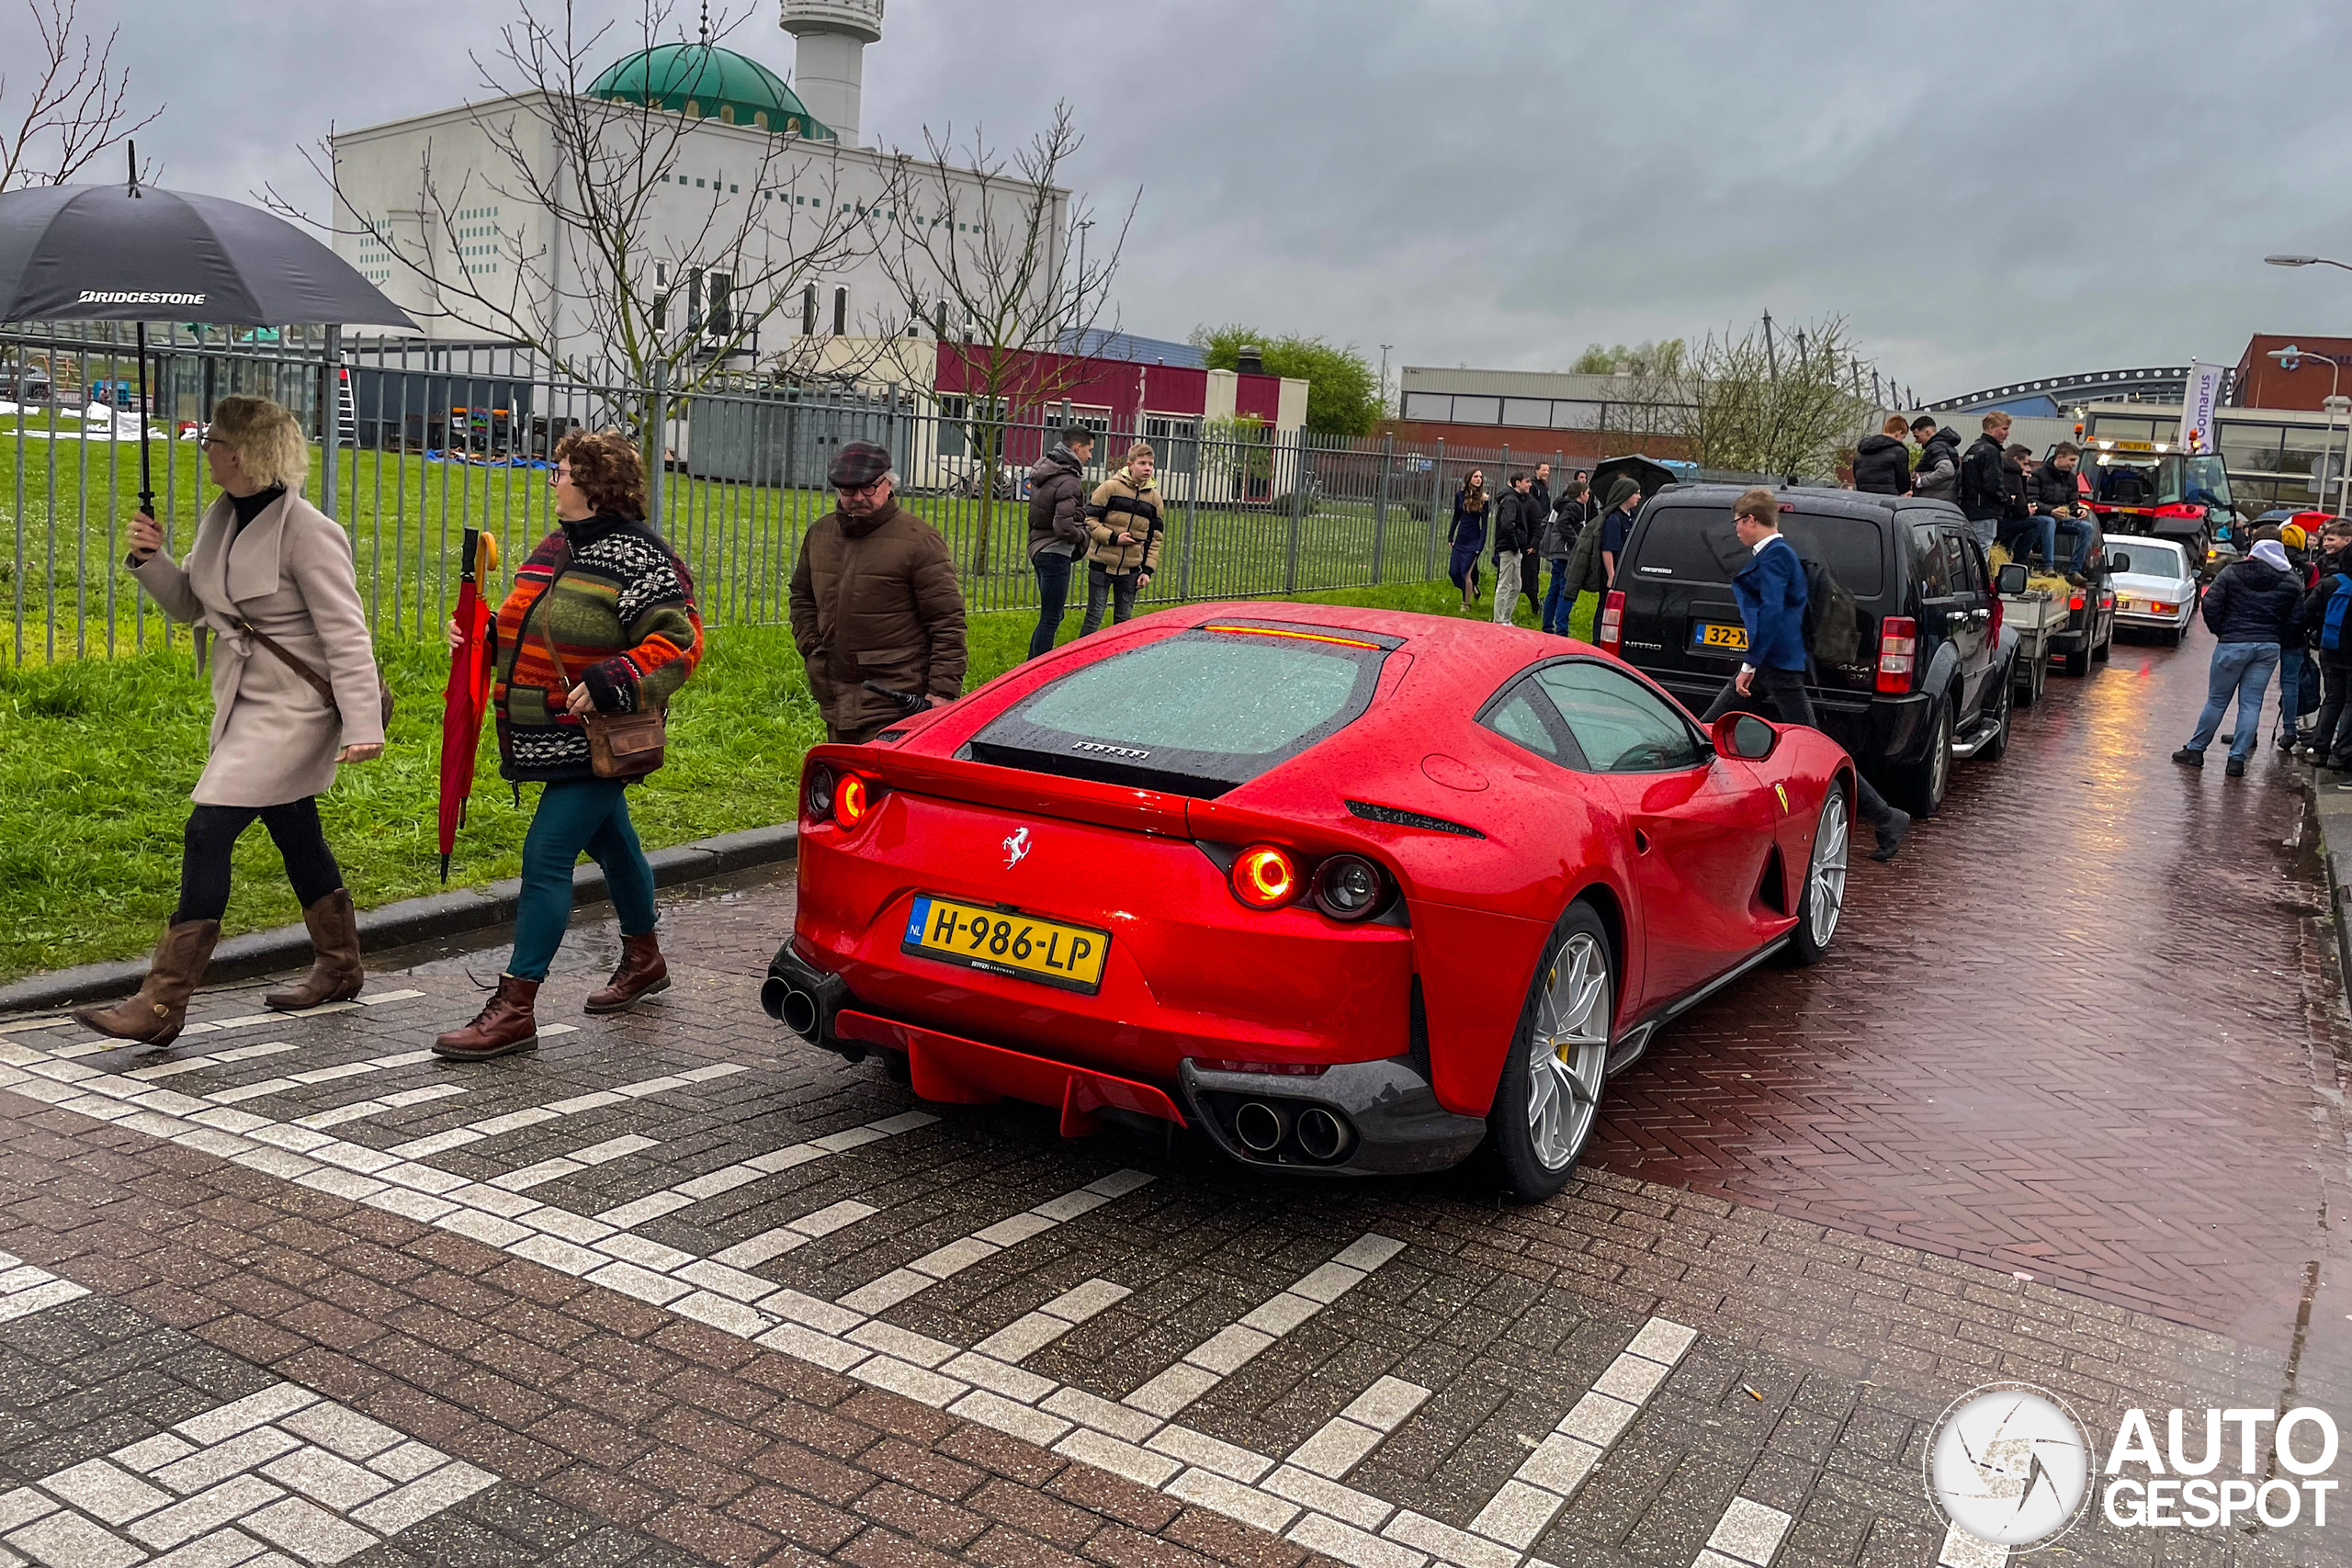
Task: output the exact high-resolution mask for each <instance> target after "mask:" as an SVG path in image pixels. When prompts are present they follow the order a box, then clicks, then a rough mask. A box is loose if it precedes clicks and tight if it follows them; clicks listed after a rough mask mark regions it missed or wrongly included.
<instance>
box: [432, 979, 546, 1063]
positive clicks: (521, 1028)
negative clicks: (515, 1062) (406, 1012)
mask: <svg viewBox="0 0 2352 1568" xmlns="http://www.w3.org/2000/svg"><path fill="white" fill-rule="evenodd" d="M538 994H539V983H538V982H537V980H523V979H517V978H516V977H515V976H512V975H501V976H499V977H498V989H497V991H496V992H495V993H494V994H493V995H492V997H491V998H490V1000H488V1001H487V1002H484V1003H483V1004H482V1009H481V1011H480V1012H478V1013H476V1014H474V1021H472V1022H471V1023H469V1024H468V1025H466V1026H465V1027H464V1028H463V1029H453V1030H451V1031H450V1032H448V1033H447V1034H444V1035H442V1036H441V1037H440V1038H439V1039H437V1040H435V1041H434V1043H433V1054H434V1055H436V1056H446V1057H447V1058H448V1059H449V1060H450V1061H453V1062H487V1061H489V1060H490V1059H491V1058H492V1056H503V1055H506V1054H507V1053H508V1052H509V1051H528V1050H532V1049H534V1048H535V1047H536V1046H537V1044H538V1043H539V1021H538V1020H537V1019H536V1018H534V1017H533V1016H532V1015H531V1003H532V1002H533V1001H534V1000H536V999H537V997H538Z"/></svg>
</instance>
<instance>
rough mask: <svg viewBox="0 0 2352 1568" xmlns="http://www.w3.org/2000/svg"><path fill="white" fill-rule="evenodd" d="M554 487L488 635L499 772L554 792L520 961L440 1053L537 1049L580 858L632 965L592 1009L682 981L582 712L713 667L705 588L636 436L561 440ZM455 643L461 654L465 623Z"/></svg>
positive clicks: (526, 848)
mask: <svg viewBox="0 0 2352 1568" xmlns="http://www.w3.org/2000/svg"><path fill="white" fill-rule="evenodd" d="M549 478H550V479H552V481H553V483H554V485H555V511H556V517H557V519H558V520H559V521H560V523H561V524H562V526H561V527H560V529H558V530H557V531H556V532H555V533H552V534H549V535H548V536H547V537H546V538H545V539H543V540H541V541H540V543H539V547H538V548H537V549H536V550H533V551H532V552H531V558H530V559H528V560H526V561H525V562H524V563H523V565H522V567H521V568H520V569H519V570H517V571H516V572H515V586H514V590H513V591H512V592H509V593H508V594H507V595H506V602H505V603H504V604H501V605H500V606H499V609H498V616H497V619H496V621H495V622H494V623H493V625H492V633H491V635H492V639H493V641H492V660H493V669H494V677H493V682H492V687H491V704H492V710H493V711H494V712H495V714H496V715H497V718H498V755H499V771H500V772H501V773H503V775H504V776H505V777H507V778H508V779H511V780H514V781H515V782H516V783H518V784H520V783H527V782H534V781H536V782H538V783H540V784H544V786H545V787H544V788H542V789H541V791H540V792H539V807H538V810H537V813H536V814H534V815H533V817H532V818H531V830H530V832H529V834H528V835H527V836H526V838H525V839H524V840H523V892H522V897H521V900H520V906H519V908H517V909H516V910H515V953H514V956H513V957H512V958H510V959H509V960H508V961H507V965H506V972H505V973H504V974H503V975H502V976H499V979H498V991H497V994H496V995H495V996H493V997H492V998H491V999H490V1001H489V1002H488V1003H487V1004H486V1005H485V1006H484V1007H483V1008H482V1010H481V1013H480V1014H478V1015H477V1016H476V1017H475V1019H474V1021H473V1022H471V1023H469V1024H468V1025H467V1026H466V1027H465V1028H463V1029H459V1030H453V1031H452V1032H449V1033H447V1034H444V1035H442V1036H441V1037H440V1038H439V1039H438V1040H436V1041H435V1042H434V1043H433V1049H434V1050H435V1051H436V1052H438V1053H439V1054H440V1055H444V1056H447V1057H448V1058H450V1059H451V1060H453V1061H483V1060H487V1059H488V1058H490V1057H492V1056H503V1055H506V1053H508V1052H510V1051H521V1050H525V1049H527V1048H528V1047H530V1046H533V1045H536V1044H537V1043H538V1034H539V1029H538V1022H537V1018H536V1017H535V1016H534V1013H533V1006H534V1004H535V1002H536V1000H537V996H538V990H539V983H540V982H541V981H542V980H544V979H546V978H547V973H548V964H551V963H553V962H554V959H555V953H556V948H557V947H558V946H559V945H560V944H561V942H562V941H563V932H564V928H565V927H566V926H568V925H570V924H571V868H572V865H573V864H574V863H576V862H577V861H578V860H579V859H580V856H581V853H582V851H585V852H587V853H588V854H589V855H591V856H593V857H594V859H595V862H596V863H597V864H598V865H600V866H602V867H603V868H604V871H605V886H606V887H608V888H609V889H610V890H611V893H612V899H613V908H614V909H615V910H616V911H617V912H618V914H619V916H620V922H621V942H622V953H621V964H620V968H619V969H618V970H616V972H615V973H614V975H613V978H612V982H611V984H609V985H607V986H605V988H604V989H602V990H600V991H597V992H594V994H592V995H591V996H590V997H589V998H588V1003H587V1010H588V1011H590V1012H618V1011H620V1010H622V1009H624V1008H627V1007H630V1006H632V1005H634V1004H635V1003H636V1002H637V1001H638V1000H639V999H640V998H644V997H647V996H650V995H651V994H652V993H654V992H655V991H660V990H665V989H667V988H668V987H669V984H670V970H669V966H668V965H667V964H664V963H663V962H662V949H661V947H660V945H659V944H658V943H657V942H655V941H654V936H653V872H652V869H651V868H650V866H648V865H647V864H646V863H645V852H644V851H643V850H641V849H639V847H638V842H637V831H636V829H633V828H632V827H630V826H629V820H628V800H627V798H626V796H625V793H624V792H625V791H626V790H627V788H628V783H629V781H628V780H627V779H604V778H598V777H597V776H596V775H595V772H594V766H593V764H592V762H591V761H590V756H589V750H588V734H587V731H586V730H585V729H584V728H582V724H581V718H580V716H582V714H585V713H588V712H589V711H591V710H592V709H593V710H594V711H595V712H598V713H606V714H622V713H641V712H644V711H645V710H646V709H648V708H654V707H662V706H665V705H667V704H668V703H669V700H670V698H671V697H672V696H673V694H675V693H676V692H677V690H678V688H679V687H680V686H683V685H684V684H685V682H686V677H687V676H689V675H691V674H693V673H694V669H695V664H697V663H698V662H700V660H701V659H702V616H701V615H700V613H699V612H697V611H696V610H695V586H694V580H693V579H692V578H691V577H689V576H688V575H687V573H686V568H685V565H684V562H682V561H680V560H679V559H678V558H677V557H676V556H674V555H673V554H672V553H671V552H670V547H669V545H668V544H667V543H665V542H664V541H663V540H662V536H660V535H659V534H656V533H655V532H654V531H653V529H652V528H651V527H650V525H647V524H646V523H645V522H644V521H643V518H644V516H645V469H644V465H643V464H642V462H641V461H640V460H639V457H638V452H637V447H636V445H635V444H634V443H632V442H630V441H629V440H628V438H627V437H626V436H623V435H619V434H615V433H613V432H610V431H607V432H605V433H603V434H589V433H587V432H585V431H574V432H572V433H571V434H569V435H566V436H565V437H564V438H563V439H562V440H561V441H560V442H559V443H558V444H557V446H556V449H555V471H554V472H553V473H552V474H551V475H550V476H549ZM542 631H544V632H545V633H547V634H548V636H547V637H542V636H541V633H542ZM449 637H450V645H451V646H452V647H455V646H456V645H457V638H458V628H457V625H456V623H455V622H452V623H451V624H450V626H449ZM548 637H552V638H553V640H554V642H555V644H556V648H557V651H558V652H560V654H561V656H562V666H561V668H562V671H563V674H559V673H558V668H557V663H556V660H555V659H554V658H553V657H551V656H550V655H549V653H548ZM564 674H569V675H570V676H571V681H572V682H575V683H573V684H570V685H569V686H567V683H566V682H565V680H564Z"/></svg>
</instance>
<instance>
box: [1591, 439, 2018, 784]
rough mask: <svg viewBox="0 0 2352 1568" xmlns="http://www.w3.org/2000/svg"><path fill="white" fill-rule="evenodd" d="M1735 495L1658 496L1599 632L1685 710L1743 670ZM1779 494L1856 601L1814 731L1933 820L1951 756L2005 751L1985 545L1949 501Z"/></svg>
mask: <svg viewBox="0 0 2352 1568" xmlns="http://www.w3.org/2000/svg"><path fill="white" fill-rule="evenodd" d="M1741 493H1742V491H1741V489H1740V487H1738V486H1736V485H1720V484H1698V485H1668V487H1667V488H1665V489H1664V490H1661V491H1658V492H1657V494H1656V495H1654V496H1652V497H1651V498H1650V499H1649V501H1648V502H1646V503H1645V505H1644V506H1643V508H1642V511H1641V515H1640V516H1638V517H1637V518H1635V519H1634V531H1633V535H1632V536H1631V537H1630V538H1628V539H1627V541H1626V544H1625V556H1624V558H1623V560H1621V561H1620V562H1619V563H1618V566H1617V583H1616V588H1615V589H1614V590H1613V591H1612V592H1610V593H1609V595H1608V596H1607V597H1606V598H1605V599H1604V600H1603V601H1602V609H1601V614H1600V625H1599V628H1598V630H1597V632H1596V634H1595V635H1596V637H1597V639H1598V640H1599V641H1600V646H1601V647H1603V648H1605V649H1609V650H1610V651H1611V652H1612V653H1615V654H1617V655H1618V656H1619V657H1620V658H1622V659H1623V660H1625V661H1626V662H1627V663H1629V664H1631V665H1633V666H1634V668H1635V669H1637V670H1639V671H1642V672H1643V673H1644V674H1645V675H1647V676H1649V677H1650V678H1651V679H1652V680H1654V681H1656V682H1657V683H1658V684H1659V685H1661V686H1664V687H1665V688H1666V689H1667V690H1668V691H1669V692H1672V693H1673V694H1675V695H1676V696H1678V697H1679V698H1681V699H1682V701H1683V703H1684V704H1685V705H1687V706H1689V707H1690V708H1691V711H1692V712H1693V713H1702V712H1704V711H1705V709H1706V706H1707V705H1708V704H1709V703H1711V702H1713V700H1714V698H1715V694H1716V693H1717V692H1719V691H1721V690H1722V689H1723V684H1724V682H1725V681H1727V680H1729V679H1730V678H1731V677H1732V676H1733V675H1734V674H1735V673H1736V672H1737V671H1738V669H1739V663H1740V655H1741V653H1742V652H1743V651H1744V649H1746V647H1747V636H1746V634H1745V632H1743V631H1742V629H1741V626H1740V619H1739V606H1738V604H1737V603H1736V601H1735V600H1734V599H1733V597H1732V592H1731V580H1732V577H1733V575H1734V574H1735V573H1736V572H1737V571H1738V570H1740V569H1742V568H1743V567H1745V566H1746V565H1747V558H1748V552H1747V547H1746V546H1744V545H1742V544H1741V543H1740V542H1739V539H1738V537H1737V536H1736V535H1735V534H1734V533H1733V532H1732V525H1731V508H1732V502H1735V501H1736V500H1737V499H1738V498H1739V497H1740V495H1741ZM1776 493H1777V494H1778V495H1779V496H1780V498H1781V533H1782V534H1783V535H1785V536H1787V538H1788V540H1789V542H1790V543H1791V544H1792V545H1793V546H1795V547H1796V551H1797V554H1798V555H1799V556H1801V557H1803V558H1804V559H1805V560H1807V561H1809V562H1817V563H1818V564H1819V565H1820V566H1822V567H1823V568H1824V569H1826V570H1827V571H1828V573H1829V575H1830V576H1831V577H1832V578H1834V579H1836V580H1837V581H1838V584H1839V586H1841V587H1843V588H1844V589H1845V590H1846V592H1849V593H1850V594H1852V595H1853V598H1854V604H1855V609H1856V612H1857V616H1858V619H1859V620H1860V633H1861V636H1860V648H1859V651H1858V652H1857V654H1856V656H1855V659H1856V661H1855V662H1853V663H1849V664H1835V665H1830V664H1820V663H1818V662H1816V665H1815V669H1814V670H1813V671H1812V674H1811V677H1810V684H1811V687H1812V693H1813V705H1814V708H1815V713H1816V715H1817V716H1818V717H1819V719H1820V722H1821V726H1822V728H1823V729H1825V730H1826V732H1827V733H1828V734H1829V736H1830V738H1831V739H1834V740H1836V741H1837V742H1838V744H1839V745H1841V746H1843V747H1845V748H1846V750H1848V751H1849V752H1851V753H1852V754H1853V757H1854V760H1855V761H1857V762H1858V763H1860V765H1861V767H1862V769H1863V771H1864V772H1866V773H1869V774H1870V775H1871V777H1872V778H1873V779H1876V780H1877V781H1878V782H1879V784H1880V786H1881V787H1882V788H1883V789H1884V790H1886V792H1887V793H1888V794H1889V795H1891V796H1893V797H1894V801H1895V803H1896V804H1897V805H1899V806H1902V807H1905V809H1907V810H1909V811H1911V812H1912V813H1913V814H1915V815H1917V816H1927V815H1928V814H1930V813H1932V812H1934V811H1935V810H1936V808H1937V807H1939V806H1941V805H1942V804H1943V798H1944V788H1945V785H1946V784H1948V783H1949V782H1950V780H1951V764H1952V763H1953V762H1954V761H1960V760H1963V759H1965V758H1969V757H1974V756H1980V755H1981V756H1985V757H1988V758H1997V757H1998V756H2000V755H2001V753H2002V752H2003V751H2004V750H2007V747H2008V739H2009V701H2010V676H2011V672H2012V670H2011V666H2012V662H2013V660H2015V659H2016V657H2017V633H2016V632H2015V631H2013V630H2010V631H2005V630H2004V629H2003V627H2002V626H2001V602H2000V600H1999V598H1998V597H1997V596H1996V594H1995V593H1994V592H1993V576H1992V572H1991V570H1990V569H1989V568H1988V566H1987V565H1986V562H1985V552H1984V549H1983V548H1982V547H1980V546H1979V545H1978V544H1977V542H1976V536H1975V535H1974V534H1973V533H1972V532H1970V530H1969V526H1968V521H1967V519H1966V518H1964V517H1962V515H1961V512H1960V509H1959V508H1958V507H1956V506H1954V505H1952V504H1951V502H1946V501H1929V500H1925V499H1914V498H1911V497H1901V498H1897V497H1894V496H1880V495H1865V494H1861V493H1859V492H1857V491H1847V490H1815V489H1805V488H1801V487H1800V488H1791V489H1785V490H1781V491H1777V492H1776ZM1808 575H1810V574H1808Z"/></svg>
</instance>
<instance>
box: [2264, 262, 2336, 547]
mask: <svg viewBox="0 0 2352 1568" xmlns="http://www.w3.org/2000/svg"><path fill="white" fill-rule="evenodd" d="M2345 270H2346V271H2347V272H2352V267H2347V268H2346V269H2345ZM2267 357H2269V358H2272V359H2275V360H2277V361H2278V368H2279V369H2281V370H2284V371H2286V372H2287V373H2288V374H2289V375H2290V376H2291V375H2293V374H2294V373H2295V371H2296V369H2297V368H2298V367H2300V366H2301V364H2302V361H2303V359H2304V357H2305V356H2304V354H2303V351H2302V350H2301V349H2300V348H2298V347H2296V346H2295V345H2294V344H2291V343H2290V344H2288V345H2287V346H2286V347H2284V348H2274V349H2272V350H2271V351H2270V353H2269V355H2267ZM2311 357H2312V358H2315V359H2324V360H2326V361H2327V401H2325V402H2324V403H2322V404H2321V405H2320V407H2322V408H2324V409H2325V410H2326V411H2327V423H2326V425H2325V426H2324V428H2323V429H2322V430H2321V432H2320V438H2319V482H2320V491H2319V494H2320V502H2321V504H2323V505H2324V504H2326V502H2327V484H2328V479H2329V471H2328V463H2329V460H2330V459H2331V458H2332V457H2334V455H2335V416H2336V413H2337V412H2339V409H2340V407H2342V406H2343V404H2344V400H2343V399H2341V398H2338V397H2337V396H2336V395H2335V386H2336V382H2337V381H2338V380H2339V379H2340V378H2341V377H2342V374H2343V369H2344V367H2342V366H2341V365H2339V364H2337V363H2336V358H2335V355H2332V354H2326V355H2311ZM2347 423H2352V422H2347ZM2345 445H2346V447H2347V448H2352V429H2346V432H2345ZM2335 514H2336V515H2337V516H2338V517H2341V516H2343V515H2344V484H2343V481H2342V480H2340V479H2339V480H2337V481H2336V485H2335Z"/></svg>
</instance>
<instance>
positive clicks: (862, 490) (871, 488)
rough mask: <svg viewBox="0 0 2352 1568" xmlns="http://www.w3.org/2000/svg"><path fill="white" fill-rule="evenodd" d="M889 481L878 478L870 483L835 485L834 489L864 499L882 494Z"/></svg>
mask: <svg viewBox="0 0 2352 1568" xmlns="http://www.w3.org/2000/svg"><path fill="white" fill-rule="evenodd" d="M889 482H890V481H889V480H888V479H876V480H875V481H874V482H873V483H872V484H870V485H835V486H834V487H833V489H834V490H835V491H839V492H840V493H841V494H842V495H845V496H854V497H855V498H857V499H858V500H861V501H863V500H865V498H866V497H868V496H876V495H879V494H881V493H882V487H883V486H884V485H887V484H888V483H889Z"/></svg>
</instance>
